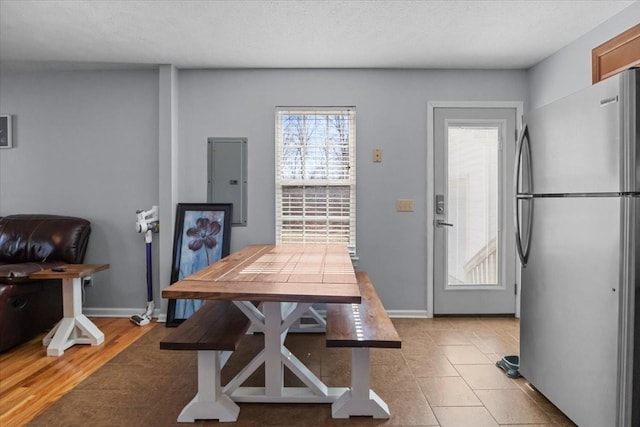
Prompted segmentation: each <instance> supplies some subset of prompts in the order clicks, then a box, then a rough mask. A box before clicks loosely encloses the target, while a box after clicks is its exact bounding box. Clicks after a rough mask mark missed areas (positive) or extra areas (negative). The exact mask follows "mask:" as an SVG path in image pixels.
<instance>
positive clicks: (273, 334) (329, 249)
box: [162, 245, 361, 403]
mask: <svg viewBox="0 0 640 427" xmlns="http://www.w3.org/2000/svg"><path fill="white" fill-rule="evenodd" d="M162 296H163V298H175V299H179V298H184V299H201V300H218V299H221V300H231V301H233V303H234V304H235V305H236V306H237V307H238V308H240V310H242V312H243V313H244V314H245V315H246V316H247V317H248V318H249V319H250V320H251V322H252V326H253V330H255V331H258V332H262V333H263V334H264V348H263V349H262V351H260V353H258V355H256V356H255V357H254V359H253V360H251V361H250V362H249V363H248V364H247V365H246V366H245V367H244V368H243V369H242V370H241V371H240V372H239V373H238V374H237V375H236V377H234V378H233V379H232V380H231V381H230V382H229V383H227V384H226V385H225V387H224V392H225V393H226V394H227V395H229V396H231V398H232V399H233V400H234V401H236V402H290V403H293V402H295V403H311V402H315V403H330V402H334V401H335V400H336V399H338V398H339V397H340V396H341V395H342V394H343V393H344V392H345V390H346V388H344V387H327V386H326V385H325V384H324V383H323V382H322V381H321V380H320V379H319V378H318V377H317V376H316V375H315V374H314V373H313V372H311V370H310V369H309V368H308V367H307V366H305V365H304V363H303V362H302V361H300V359H298V358H297V357H296V356H295V355H293V354H292V353H291V352H290V351H289V350H288V349H287V348H286V346H285V345H284V342H285V338H286V336H287V333H288V331H289V329H290V327H291V326H292V325H294V324H295V323H296V322H299V321H300V319H301V317H302V316H303V315H304V314H305V313H306V312H309V311H310V310H313V308H312V306H313V304H316V303H345V304H347V303H360V302H361V295H360V290H359V287H358V283H357V281H356V275H355V272H354V269H353V264H352V262H351V257H350V255H349V252H348V250H347V248H346V247H344V246H326V245H251V246H247V247H245V248H244V249H242V250H240V251H238V252H234V253H232V254H230V255H229V256H227V257H225V258H223V259H221V260H219V261H217V262H215V263H214V264H212V265H210V266H208V267H205V268H204V269H202V270H200V271H198V272H197V273H195V274H193V275H191V276H189V277H186V278H184V279H182V280H180V281H178V282H176V283H174V284H172V285H171V286H169V287H167V288H165V289H164V290H163V291H162ZM255 302H259V303H260V304H259V305H257V306H256V305H255V304H254V303H255ZM319 320H320V321H321V320H322V319H319ZM262 365H264V367H265V382H264V387H243V386H242V384H243V383H244V382H245V381H246V380H247V379H248V378H249V376H250V375H251V374H252V373H253V372H255V371H256V370H257V369H258V368H259V367H260V366H262ZM284 367H286V368H288V369H289V370H290V371H291V372H292V373H293V374H294V375H295V376H296V377H298V378H299V379H300V380H301V381H302V383H303V384H304V385H305V386H306V387H285V385H284Z"/></svg>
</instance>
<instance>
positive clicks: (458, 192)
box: [447, 125, 500, 286]
mask: <svg viewBox="0 0 640 427" xmlns="http://www.w3.org/2000/svg"><path fill="white" fill-rule="evenodd" d="M499 138H500V130H499V128H498V127H478V126H461V125H450V126H449V127H448V128H447V145H448V150H447V154H448V157H447V158H448V165H447V166H448V167H447V169H448V193H447V194H448V196H447V197H448V203H447V206H448V212H447V220H448V222H450V223H453V227H451V228H448V233H447V234H448V237H447V253H448V257H447V258H448V262H447V263H448V265H447V274H448V284H449V286H456V285H474V284H478V285H498V259H499V258H498V253H499V247H498V238H497V237H498V196H499V194H498V191H499V188H498V153H499V146H500V139H499Z"/></svg>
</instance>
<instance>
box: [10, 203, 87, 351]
mask: <svg viewBox="0 0 640 427" xmlns="http://www.w3.org/2000/svg"><path fill="white" fill-rule="evenodd" d="M90 233H91V224H90V223H89V221H87V220H85V219H82V218H74V217H68V216H59V215H9V216H6V217H4V218H0V352H3V351H5V350H8V349H9V348H11V347H14V346H16V345H18V344H22V343H23V342H26V341H28V340H30V339H31V338H33V337H34V336H35V335H37V334H39V333H41V332H44V331H46V330H48V329H51V328H52V327H53V326H54V325H55V324H56V322H58V321H59V320H60V319H61V318H62V315H63V312H62V286H61V284H62V281H61V280H31V279H29V275H30V274H33V273H35V272H36V271H41V270H45V269H48V268H51V267H55V266H58V265H63V264H81V263H82V262H83V261H84V256H85V253H86V251H87V244H88V243H89V234H90Z"/></svg>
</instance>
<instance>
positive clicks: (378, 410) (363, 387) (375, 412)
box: [331, 348, 391, 419]
mask: <svg viewBox="0 0 640 427" xmlns="http://www.w3.org/2000/svg"><path fill="white" fill-rule="evenodd" d="M369 374H370V360H369V349H368V348H354V349H352V353H351V389H349V390H347V391H345V392H344V394H343V395H342V396H340V398H339V399H338V400H336V401H335V402H333V404H332V405H331V413H332V416H333V418H349V417H353V416H370V417H373V418H384V419H386V418H389V417H390V416H391V413H390V412H389V406H388V405H387V404H386V402H385V401H384V400H382V399H381V398H380V396H378V395H377V394H376V392H374V391H373V390H371V389H370V388H369Z"/></svg>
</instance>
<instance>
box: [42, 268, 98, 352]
mask: <svg viewBox="0 0 640 427" xmlns="http://www.w3.org/2000/svg"><path fill="white" fill-rule="evenodd" d="M62 303H63V305H62V307H63V316H64V317H63V318H62V320H60V321H59V322H58V323H57V324H56V325H55V326H54V327H53V329H51V331H49V333H48V334H47V335H46V336H45V337H44V338H43V339H42V345H44V346H46V347H47V356H62V354H63V353H64V351H65V350H66V349H68V348H69V347H71V346H72V345H75V344H90V345H100V344H102V343H103V342H104V334H103V333H102V331H101V330H100V329H98V327H97V326H96V325H95V324H94V323H93V322H92V321H91V320H89V319H88V318H87V316H85V315H84V314H82V279H81V278H79V277H75V278H72V279H69V278H65V279H63V280H62Z"/></svg>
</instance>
